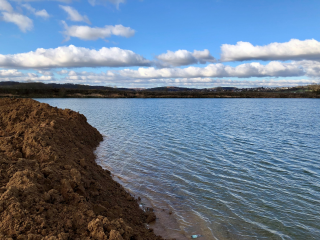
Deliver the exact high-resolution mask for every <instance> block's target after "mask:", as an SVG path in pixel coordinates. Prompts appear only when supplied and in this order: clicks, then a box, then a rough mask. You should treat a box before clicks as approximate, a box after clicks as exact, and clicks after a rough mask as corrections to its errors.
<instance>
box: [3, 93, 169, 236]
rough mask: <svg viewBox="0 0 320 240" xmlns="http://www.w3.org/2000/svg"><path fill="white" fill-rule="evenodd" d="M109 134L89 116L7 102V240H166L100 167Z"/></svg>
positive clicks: (30, 102) (150, 216) (149, 216)
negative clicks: (101, 149) (98, 156)
mask: <svg viewBox="0 0 320 240" xmlns="http://www.w3.org/2000/svg"><path fill="white" fill-rule="evenodd" d="M102 139H103V138H102V136H101V134H100V133H99V132H98V131H97V130H96V129H95V128H94V127H92V126H90V125H89V124H88V123H87V119H86V117H85V116H84V115H82V114H79V113H76V112H74V111H71V110H69V109H65V110H62V109H58V108H55V107H51V106H50V105H48V104H44V103H39V102H37V101H35V100H32V99H9V98H4V99H0V165H1V167H0V239H19V240H22V239H23V240H24V239H28V240H33V239H34V240H37V239H50V240H55V239H59V240H60V239H61V240H65V239H79V240H80V239H99V240H100V239H103V240H104V239H105V240H107V239H109V240H144V239H150V240H155V239H158V240H160V239H163V238H162V237H160V236H156V235H155V233H154V231H153V229H152V228H148V227H147V226H146V224H147V223H152V222H154V221H155V219H156V216H155V214H154V212H153V210H152V209H147V210H145V211H143V210H142V209H141V208H140V207H139V203H138V201H137V200H136V199H135V198H134V197H133V196H131V195H130V194H129V193H128V192H127V191H126V190H125V189H124V188H123V187H122V186H121V185H120V184H119V183H117V182H116V181H114V180H113V179H112V177H111V174H110V171H108V170H104V169H103V168H102V167H101V166H99V165H98V164H97V163H96V161H95V155H94V153H93V151H94V149H95V148H96V147H97V146H98V144H99V142H100V141H102Z"/></svg>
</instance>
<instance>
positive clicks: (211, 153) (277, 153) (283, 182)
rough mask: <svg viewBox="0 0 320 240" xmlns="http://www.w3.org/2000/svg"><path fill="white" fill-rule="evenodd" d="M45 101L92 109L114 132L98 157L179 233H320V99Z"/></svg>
mask: <svg viewBox="0 0 320 240" xmlns="http://www.w3.org/2000/svg"><path fill="white" fill-rule="evenodd" d="M38 100H40V101H42V102H46V103H49V104H50V105H53V106H58V107H61V108H70V109H73V110H75V111H79V112H80V113H83V114H84V115H85V116H86V117H87V119H88V122H89V123H90V124H91V125H93V126H95V127H96V128H97V129H98V130H99V131H100V132H101V133H103V134H104V135H105V138H104V141H103V142H102V143H101V145H100V147H99V148H98V149H97V151H96V153H97V157H98V162H99V163H100V164H101V165H103V166H104V167H106V168H108V169H111V171H112V173H113V174H114V175H115V176H118V177H119V178H120V179H119V181H121V182H122V184H123V185H124V186H125V187H126V188H127V189H128V190H129V191H131V192H133V193H134V194H135V195H137V196H143V197H144V199H143V201H144V202H146V203H147V204H150V205H152V206H154V207H155V208H156V210H157V212H158V216H159V218H160V219H158V221H160V222H162V223H163V224H166V227H167V228H168V229H169V230H168V232H167V233H169V234H170V235H174V234H177V235H176V236H180V235H179V234H184V235H185V236H188V237H189V238H190V235H191V234H202V235H203V237H201V239H203V240H205V239H318V236H319V235H320V226H319V222H320V217H319V212H320V181H319V176H320V164H319V156H320V154H319V153H320V150H319V147H318V145H319V142H320V137H319V136H320V135H319V132H320V131H319V130H320V121H319V119H320V118H319V117H320V110H319V107H318V106H319V103H320V101H319V100H317V99H316V100H315V99H38ZM170 211H172V214H171V215H170V214H169V212H170ZM170 217H174V220H175V221H172V220H170V219H171V218H170ZM199 239H200V238H199Z"/></svg>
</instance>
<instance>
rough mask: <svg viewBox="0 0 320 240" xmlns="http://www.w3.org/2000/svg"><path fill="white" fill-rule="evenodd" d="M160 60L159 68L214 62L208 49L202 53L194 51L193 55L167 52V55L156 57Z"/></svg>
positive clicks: (182, 52) (184, 51) (183, 51)
mask: <svg viewBox="0 0 320 240" xmlns="http://www.w3.org/2000/svg"><path fill="white" fill-rule="evenodd" d="M156 58H157V59H158V60H160V67H170V66H174V67H177V66H184V65H191V64H195V63H202V64H204V63H206V62H215V59H214V57H212V56H211V54H210V52H209V50H208V49H204V50H203V51H197V50H194V51H193V53H192V52H189V51H187V50H178V51H176V52H172V51H167V53H163V54H160V55H158V56H156Z"/></svg>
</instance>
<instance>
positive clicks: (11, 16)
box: [2, 12, 33, 32]
mask: <svg viewBox="0 0 320 240" xmlns="http://www.w3.org/2000/svg"><path fill="white" fill-rule="evenodd" d="M2 15H3V17H2V19H3V20H4V21H6V22H11V23H14V24H16V25H17V26H18V27H19V28H20V30H21V31H22V32H26V31H30V30H32V28H33V22H32V20H31V19H30V18H28V17H27V16H24V15H22V14H20V13H14V12H3V13H2Z"/></svg>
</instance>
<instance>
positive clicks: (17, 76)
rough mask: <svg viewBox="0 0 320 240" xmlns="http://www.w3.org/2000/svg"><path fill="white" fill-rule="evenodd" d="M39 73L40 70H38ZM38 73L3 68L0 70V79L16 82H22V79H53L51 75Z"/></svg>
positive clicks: (38, 80) (39, 80)
mask: <svg viewBox="0 0 320 240" xmlns="http://www.w3.org/2000/svg"><path fill="white" fill-rule="evenodd" d="M39 73H40V72H39ZM40 74H41V75H38V74H36V73H33V72H28V73H23V72H20V71H18V70H17V69H3V70H0V80H1V81H16V82H24V81H37V82H43V81H53V80H55V78H54V77H53V75H51V74H50V75H49V74H46V75H45V74H42V73H40Z"/></svg>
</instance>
